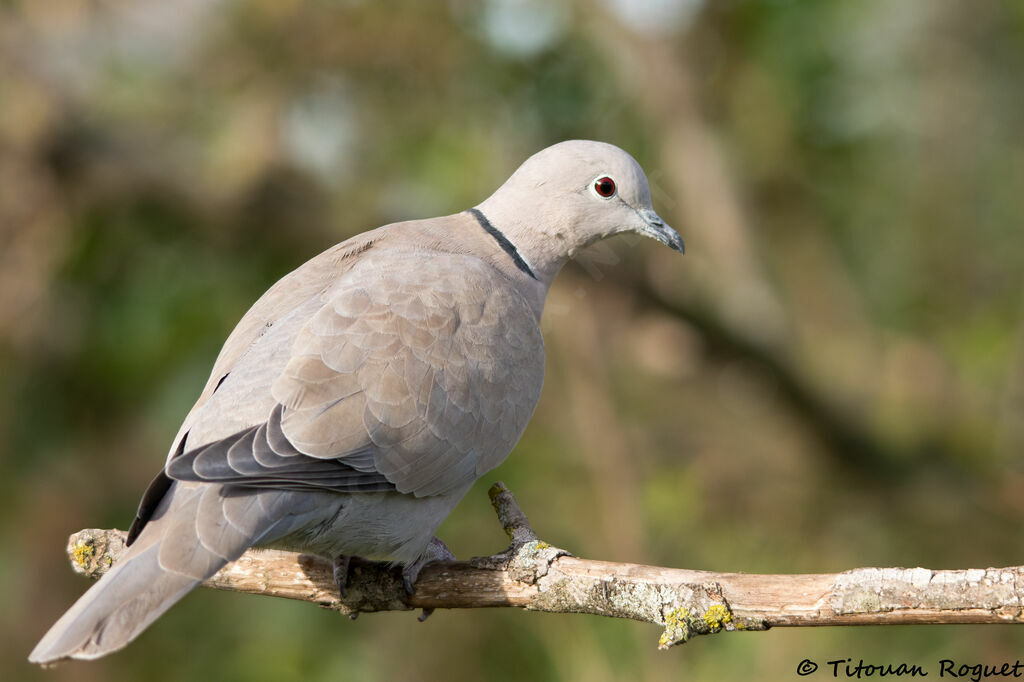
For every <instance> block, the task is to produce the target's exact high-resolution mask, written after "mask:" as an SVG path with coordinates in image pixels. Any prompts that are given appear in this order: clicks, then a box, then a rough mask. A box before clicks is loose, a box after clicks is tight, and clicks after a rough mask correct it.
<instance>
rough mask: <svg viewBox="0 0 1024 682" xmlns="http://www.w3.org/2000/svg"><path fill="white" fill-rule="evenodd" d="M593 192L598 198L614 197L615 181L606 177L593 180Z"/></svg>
mask: <svg viewBox="0 0 1024 682" xmlns="http://www.w3.org/2000/svg"><path fill="white" fill-rule="evenodd" d="M594 191H595V192H597V194H598V196H602V197H604V198H605V199H610V198H611V197H613V196H615V181H614V180H612V179H611V178H609V177H608V176H607V175H605V176H604V177H600V178H598V179H597V180H594Z"/></svg>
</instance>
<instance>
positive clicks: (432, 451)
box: [29, 141, 682, 663]
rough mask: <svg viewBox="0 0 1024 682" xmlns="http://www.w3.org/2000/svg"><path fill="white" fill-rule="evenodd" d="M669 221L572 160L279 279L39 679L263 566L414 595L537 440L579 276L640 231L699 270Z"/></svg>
mask: <svg viewBox="0 0 1024 682" xmlns="http://www.w3.org/2000/svg"><path fill="white" fill-rule="evenodd" d="M606 177H607V178H611V179H612V180H613V184H612V185H611V187H614V188H615V192H613V193H612V194H611V195H610V196H605V193H606V190H607V189H608V187H609V185H608V184H607V183H605V184H600V185H595V182H596V181H597V180H599V179H602V178H606ZM595 187H597V188H598V189H595ZM650 204H651V202H650V192H649V189H648V186H647V180H646V178H645V177H644V174H643V172H642V171H641V170H640V168H639V166H638V165H637V164H636V162H635V161H634V160H633V159H632V158H631V157H630V156H629V155H628V154H626V153H625V152H623V151H622V150H620V149H618V148H616V147H613V146H611V145H606V144H603V143H598V142H588V141H571V142H564V143H561V144H559V145H555V146H553V147H549V148H548V149H546V150H543V151H541V152H539V153H538V154H535V155H534V156H533V157H531V158H530V159H528V160H527V161H526V163H524V164H523V165H522V166H521V167H520V168H519V170H517V171H516V173H515V174H513V176H512V177H511V178H510V179H509V180H508V181H507V182H506V183H505V184H504V185H503V186H502V187H501V188H499V190H498V191H497V192H495V193H494V194H493V195H492V196H491V197H490V198H488V199H487V200H485V201H484V202H482V203H481V204H480V205H478V206H477V207H476V208H475V209H472V210H471V211H467V212H463V213H459V214H455V215H450V216H445V217H441V218H433V219H429V220H418V221H409V222H405V223H396V224H393V225H388V226H385V227H382V228H378V229H376V230H373V231H371V232H367V233H364V234H362V235H359V236H357V237H354V238H352V239H349V240H348V241H345V242H343V243H341V244H338V245H337V246H335V247H333V248H331V249H328V250H327V251H325V252H324V253H322V254H320V255H319V256H317V257H315V258H314V259H312V260H310V261H309V262H307V263H306V264H304V265H302V266H301V267H299V268H298V269H297V270H295V271H294V272H292V273H291V274H289V275H287V276H286V277H284V278H283V279H281V280H280V281H279V282H278V283H277V284H275V285H274V286H273V287H271V288H270V289H269V290H268V291H267V292H266V293H265V294H264V295H263V296H262V297H261V298H260V299H259V300H258V301H257V302H256V303H255V304H254V305H253V307H252V308H251V309H250V310H249V312H248V313H247V314H246V315H245V316H244V317H243V318H242V320H241V321H240V322H239V323H238V326H237V327H236V328H235V330H234V331H233V332H232V333H231V335H230V336H229V337H228V339H227V341H226V342H225V344H224V347H223V349H222V350H221V353H220V355H219V356H218V358H217V361H216V363H215V364H214V368H213V372H212V373H211V375H210V379H209V381H208V382H207V385H206V387H205V388H204V390H203V392H202V394H201V395H200V397H199V399H198V401H197V402H196V404H195V406H194V407H193V408H192V410H191V411H190V412H189V414H188V415H187V416H186V418H185V421H184V423H183V424H182V427H181V429H180V431H179V433H178V435H177V437H176V438H175V440H174V442H173V444H172V446H171V449H170V454H169V455H168V460H167V463H166V465H165V468H164V470H163V471H162V472H161V474H160V475H158V476H157V478H156V479H155V480H154V481H153V483H152V484H151V486H150V488H149V490H148V491H147V492H146V494H145V496H144V497H143V501H142V504H140V508H139V513H138V515H137V517H136V519H135V521H134V523H133V524H132V529H131V531H130V535H129V540H130V543H131V546H130V548H129V550H128V552H127V553H126V554H125V556H124V558H122V559H121V561H120V562H119V563H118V564H117V565H116V566H115V567H114V568H113V569H112V570H111V571H110V572H109V573H108V574H107V575H106V576H104V577H103V578H102V579H101V580H100V581H99V582H98V583H97V584H96V585H94V586H93V587H92V588H91V589H90V590H89V591H87V592H86V593H85V595H83V596H82V598H81V599H79V600H78V602H76V603H75V605H74V606H72V607H71V609H70V610H69V611H68V612H67V613H65V614H64V615H63V616H62V617H61V619H60V620H59V621H58V622H57V623H56V624H55V625H54V626H53V627H52V628H51V629H50V631H49V632H48V633H47V634H46V635H45V636H44V637H43V639H42V640H41V641H40V642H39V644H38V645H37V646H36V648H35V650H34V651H33V652H32V653H31V655H30V657H29V659H30V660H31V661H33V662H36V663H45V662H50V661H55V660H59V659H63V658H69V657H71V658H96V657H98V656H102V655H104V654H107V653H110V652H112V651H116V650H118V649H120V648H122V647H123V646H125V645H126V644H128V643H129V642H130V641H131V640H132V639H134V638H135V637H136V636H137V635H138V634H139V633H140V632H142V630H144V629H145V628H146V627H147V626H148V625H149V624H150V623H151V622H152V621H153V620H155V619H156V618H157V617H159V615H160V614H162V613H163V612H164V611H166V610H167V609H168V608H169V607H170V606H171V605H173V604H174V603H175V602H176V601H177V600H178V599H180V598H181V597H182V596H184V595H185V594H186V593H187V592H188V591H189V590H190V589H192V588H193V587H195V586H196V585H197V584H199V583H200V582H202V581H203V580H205V579H206V578H208V577H210V576H211V575H213V573H215V572H216V571H217V570H219V569H220V568H221V567H222V566H223V565H224V564H226V563H227V562H229V561H232V560H234V559H236V558H237V557H238V556H239V555H241V553H242V552H244V551H245V550H246V549H247V548H249V547H251V546H261V547H277V548H283V549H293V550H298V551H304V552H312V553H317V554H322V555H324V556H327V557H330V558H339V557H343V556H362V557H365V558H368V559H379V560H387V561H393V562H396V563H400V564H402V565H403V566H404V567H405V570H406V575H407V578H408V579H410V580H414V579H415V576H416V573H417V572H418V570H419V568H420V567H421V566H422V564H423V563H424V562H425V561H426V560H428V559H430V558H431V557H432V556H434V554H432V552H433V551H435V550H434V549H432V548H435V547H436V546H437V545H438V544H440V543H439V541H436V540H435V541H434V542H433V543H432V538H433V535H434V532H435V531H436V529H437V527H438V525H440V523H441V521H443V520H444V518H445V517H446V516H447V515H448V514H449V513H450V512H451V510H452V509H453V508H454V506H455V505H456V503H457V502H458V501H459V500H460V499H461V498H462V496H463V495H464V494H465V492H466V491H467V490H468V489H469V487H470V486H471V485H472V484H473V482H474V481H475V480H476V479H477V478H479V477H480V476H481V475H482V474H484V473H485V472H487V471H489V470H490V469H492V468H494V467H496V466H497V465H498V464H500V463H501V462H502V461H503V460H504V458H505V457H506V456H507V455H508V454H509V452H510V451H511V450H512V448H513V446H514V445H515V444H516V442H517V441H518V440H519V437H520V436H521V435H522V432H523V430H524V429H525V428H526V424H527V422H528V420H529V418H530V415H531V414H532V412H533V409H534V407H535V406H536V404H537V400H538V398H539V396H540V390H541V383H542V380H543V375H544V346H543V341H542V339H541V335H540V329H539V321H540V316H541V311H542V308H543V304H544V298H545V295H546V294H547V290H548V287H549V286H550V284H551V281H552V280H553V279H554V277H555V275H556V274H557V273H558V271H559V269H560V268H561V267H562V265H563V264H564V263H565V261H566V260H567V258H569V257H570V256H572V255H574V254H575V253H576V251H577V250H578V249H580V248H582V247H584V246H586V245H587V244H590V243H592V242H594V241H597V240H598V239H603V238H605V237H608V236H611V235H613V234H616V233H619V232H625V231H631V232H636V233H640V234H645V235H647V236H651V237H654V238H655V239H657V240H659V241H661V242H663V243H665V244H666V245H669V246H671V247H672V248H675V249H676V250H679V251H682V241H681V240H680V239H679V236H678V235H677V234H676V233H675V232H674V231H672V230H671V228H669V227H668V226H666V225H665V224H664V223H663V222H662V221H661V219H660V218H658V217H657V215H656V214H655V213H654V211H653V210H652V209H651V205H650ZM440 546H441V547H443V545H440Z"/></svg>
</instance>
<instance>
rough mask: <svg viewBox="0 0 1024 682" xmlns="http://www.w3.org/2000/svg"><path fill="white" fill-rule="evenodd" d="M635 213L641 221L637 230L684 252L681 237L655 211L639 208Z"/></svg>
mask: <svg viewBox="0 0 1024 682" xmlns="http://www.w3.org/2000/svg"><path fill="white" fill-rule="evenodd" d="M637 215H638V216H640V220H641V221H642V222H641V225H640V229H639V230H637V232H639V233H640V234H644V235H647V236H648V237H650V238H651V239H657V240H658V241H659V242H661V243H662V244H664V245H665V246H667V247H669V248H670V249H674V250H676V251H678V252H679V253H683V252H684V247H683V238H682V237H680V236H679V233H678V232H676V231H675V230H673V229H672V228H671V227H669V226H668V225H667V224H666V223H665V221H664V220H662V219H661V217H660V216H659V215H658V214H657V213H655V212H654V211H651V210H650V209H640V210H639V211H637Z"/></svg>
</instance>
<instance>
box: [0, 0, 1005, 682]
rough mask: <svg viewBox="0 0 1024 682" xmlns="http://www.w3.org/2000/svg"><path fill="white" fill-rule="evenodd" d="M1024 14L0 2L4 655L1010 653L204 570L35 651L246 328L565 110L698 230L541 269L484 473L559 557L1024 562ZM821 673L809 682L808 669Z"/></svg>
mask: <svg viewBox="0 0 1024 682" xmlns="http://www.w3.org/2000/svg"><path fill="white" fill-rule="evenodd" d="M1022 73H1024V3H1021V2H1019V1H1014V2H1011V1H1007V2H998V1H995V0H992V1H989V0H984V1H980V2H970V3H965V2H958V1H956V0H899V2H894V1H892V0H818V1H815V2H798V1H796V0H725V1H716V0H706V1H701V0H638V1H636V2H630V1H628V0H578V1H576V2H572V3H567V4H558V3H550V2H544V1H543V0H488V1H487V2H470V1H469V0H452V1H450V2H447V3H417V2H412V1H411V0H410V1H408V2H359V1H356V0H351V1H348V2H341V1H339V2H331V1H328V0H320V1H314V0H309V1H305V2H304V1H301V0H287V1H286V0H245V1H243V0H220V1H214V0H180V1H178V2H173V3H168V2H158V1H157V0H102V1H95V0H93V1H88V0H44V1H42V2H39V1H32V0H22V1H19V0H3V1H0V452H2V459H0V538H2V540H3V545H2V546H3V550H4V551H3V552H0V613H2V616H0V618H2V620H0V623H2V625H0V678H2V679H4V680H30V679H48V680H71V679H75V680H86V681H88V680H104V681H109V680H142V679H144V680H181V679H216V680H264V679H266V680H328V679H330V680H340V679H353V680H434V679H495V680H514V679H522V678H526V677H529V678H533V679H538V680H575V679H588V680H594V681H601V680H617V679H621V678H626V677H628V678H635V679H712V678H713V679H716V680H723V681H724V680H733V679H735V680H747V679H792V678H795V677H796V675H795V669H796V665H797V663H798V662H799V661H800V660H801V659H803V658H811V659H816V660H818V661H819V662H822V661H825V660H831V659H836V658H846V657H852V658H853V659H854V660H855V661H856V660H857V659H859V658H864V659H865V660H866V661H868V662H870V663H875V664H884V663H900V662H907V663H910V664H920V665H923V666H924V667H925V669H926V670H928V669H930V670H933V671H935V670H937V667H936V661H937V660H938V659H940V658H955V659H958V661H963V662H986V663H1000V662H1002V661H1010V662H1011V663H1012V662H1013V661H1014V660H1016V659H1017V658H1019V657H1022V656H1024V646H1022V645H1024V631H1022V630H1021V629H1019V628H1015V627H1010V626H1007V627H994V626H989V627H983V626H974V627H965V626H956V627H938V626H930V627H905V628H823V629H806V628H802V629H789V630H787V629H777V630H774V631H771V632H767V633H758V634H727V635H718V636H714V637H706V638H701V639H698V640H696V641H694V642H692V643H691V644H688V645H686V646H684V647H682V648H677V649H674V650H672V651H669V652H667V653H662V652H658V651H656V648H655V646H656V641H657V638H658V635H659V631H658V629H657V628H655V627H652V626H649V625H642V624H638V623H633V622H628V621H616V620H611V619H601V618H596V617H589V616H574V615H564V616H556V615H546V614H536V613H525V612H518V611H512V610H493V611H483V610H475V611H455V612H438V613H437V614H435V615H434V617H433V618H431V620H430V621H428V622H427V623H425V624H419V623H417V622H416V619H415V617H414V616H413V615H412V614H408V613H399V614H380V615H366V616H363V617H362V618H360V619H359V620H358V621H355V622H350V621H348V620H347V619H344V618H342V617H339V616H337V615H336V614H332V613H328V612H324V611H321V610H319V609H317V608H314V607H313V606H311V605H309V604H302V603H290V602H285V601H279V600H272V599H258V598H253V597H249V596H241V595H231V594H221V593H212V592H209V591H205V590H203V591H199V592H197V593H194V594H192V595H190V596H189V597H188V598H186V599H185V600H184V601H183V602H182V603H181V604H180V605H178V606H176V607H175V608H174V609H173V610H172V611H171V612H170V613H168V614H167V615H166V616H165V617H163V618H162V619H161V620H160V621H158V622H157V623H156V624H155V625H154V626H153V627H152V628H150V630H149V631H147V632H146V633H145V634H144V635H143V636H142V637H141V638H140V639H139V640H138V641H137V642H136V643H135V644H133V645H132V646H130V647H129V648H128V649H126V650H125V651H124V652H122V653H119V654H116V655H113V656H111V657H109V658H106V659H103V660H101V661H98V662H95V663H72V664H68V665H64V666H62V667H59V668H57V669H56V670H53V671H48V672H43V671H39V670H36V669H34V668H31V667H30V666H28V664H27V663H26V662H25V657H26V655H27V654H28V651H29V650H30V649H31V647H32V645H33V644H34V643H35V641H36V640H37V639H38V638H39V637H40V636H41V635H42V633H43V632H44V631H45V629H46V628H47V627H48V626H49V625H50V624H51V623H52V622H53V620H54V619H55V618H56V617H57V616H58V615H59V614H60V613H61V612H62V611H63V610H64V609H65V608H67V607H68V606H69V605H70V604H71V603H72V601H73V600H74V599H75V598H76V597H77V595H79V594H80V593H81V592H82V591H83V590H84V589H85V587H86V585H85V584H84V581H83V580H82V579H80V578H78V577H76V576H75V575H73V574H72V573H71V571H70V569H69V567H68V563H67V560H66V559H65V558H64V543H65V539H66V537H67V535H68V534H69V533H70V532H72V531H75V530H77V529H79V528H83V527H112V526H113V527H121V528H125V527H126V526H127V524H128V523H129V521H130V519H131V516H132V513H133V512H134V509H135V505H136V503H137V501H138V498H139V496H140V494H141V492H142V490H143V488H144V487H145V485H146V483H147V482H148V481H149V479H150V478H151V477H152V475H153V474H154V473H155V471H156V470H157V468H158V467H159V466H160V465H161V463H162V460H163V457H164V454H165V452H166V450H167V448H168V446H169V443H170V440H171V438H172V436H173V434H174V432H175V431H176V429H177V426H178V424H179V422H180V420H181V419H182V418H183V416H184V414H185V412H186V411H187V409H188V407H189V406H190V405H191V402H192V401H193V400H194V399H195V397H196V396H197V395H198V393H199V390H200V388H201V386H202V384H203V383H204V381H205V377H206V374H207V373H208V371H209V369H210V367H211V365H212V363H213V359H214V357H215V355H216V352H217V350H218V349H219V346H220V343H221V342H222V341H223V340H224V338H225V337H226V335H227V333H228V332H229V331H230V329H231V328H232V326H233V325H234V324H235V322H236V321H237V320H238V319H239V317H241V315H242V314H243V313H244V312H245V310H246V309H247V308H248V306H249V305H250V304H251V303H252V302H253V301H254V300H255V299H256V298H257V297H258V296H259V294H261V293H262V292H263V291H264V289H266V287H268V286H269V285H270V284H271V283H272V282H274V281H275V280H276V279H277V278H279V277H280V276H282V275H284V274H285V273H287V272H288V271H289V270H291V269H292V268H294V267H296V266H297V265H299V264H300V263H301V262H303V261H304V260H306V259H307V258H309V257H311V256H313V255H314V254H316V253H318V252H319V251H321V250H323V249H324V248H326V247H328V246H329V245H331V244H333V243H336V242H338V241H341V240H342V239H345V238H346V237H348V236H350V235H352V234H355V233H357V232H360V231H363V230H366V229H369V228H372V227H375V226H377V225H380V224H384V223H387V222H391V221H395V220H400V219H405V218H415V217H427V216H432V215H440V214H445V213H451V212H456V211H459V210H463V209H465V208H467V207H469V206H472V205H473V204H476V203H477V202H479V201H480V200H482V199H483V198H484V197H486V196H487V195H488V194H490V192H491V191H493V190H494V189H495V188H496V187H497V186H498V185H499V184H500V183H501V182H502V181H503V180H504V179H505V178H506V177H507V176H508V175H509V174H510V173H511V171H512V170H514V169H515V167H516V166H517V165H518V164H519V163H520V162H521V161H522V160H524V159H525V158H526V157H527V156H529V155H530V154H531V153H533V152H535V151H537V150H538V149H540V148H542V147H544V146H546V145H548V144H551V143H553V142H556V141H559V140H562V139H566V138H575V137H583V138H592V139H600V140H605V141H608V142H612V143H615V144H618V145H620V146H622V147H624V148H626V149H627V150H629V151H630V152H632V153H633V154H634V155H635V156H636V157H637V158H638V160H639V161H640V162H641V164H642V165H643V166H644V167H645V169H646V170H647V171H648V173H649V175H650V177H651V182H652V187H653V193H654V202H655V208H656V209H657V210H658V211H659V213H661V215H663V216H664V217H665V218H666V219H667V220H668V221H669V222H670V223H671V224H672V225H674V226H675V227H676V228H677V229H678V230H679V232H680V233H681V234H682V235H683V237H684V239H685V240H686V244H687V255H686V256H685V257H684V258H679V257H678V256H677V255H675V254H673V253H671V252H669V251H668V250H667V249H661V248H658V247H657V245H655V244H654V243H653V242H649V241H637V240H629V239H628V238H619V239H618V240H613V241H610V242H606V243H604V244H603V245H599V247H598V248H596V249H595V250H592V251H589V252H588V253H586V254H583V255H582V256H581V257H580V258H579V259H578V261H577V262H576V263H574V264H572V265H570V266H569V267H567V268H566V270H565V271H564V272H563V274H562V275H561V277H560V279H559V280H558V282H557V283H556V285H555V287H554V289H553V290H552V292H551V295H550V298H549V301H548V306H547V310H546V313H545V319H544V331H545V337H546V343H547V348H548V372H547V380H546V384H545V390H544V395H543V397H542V399H541V403H540V406H539V407H538V410H537V413H536V415H535V417H534V420H533V422H532V424H531V426H530V428H529V429H528V431H527V433H526V435H525V437H524V438H523V441H522V442H521V444H520V445H519V447H518V448H517V449H516V452H515V453H514V454H513V455H512V456H511V457H510V458H509V461H508V462H507V463H506V464H504V465H503V466H502V467H501V468H500V469H498V470H497V471H495V472H493V473H492V474H491V475H489V476H487V477H486V478H485V479H484V480H482V481H480V484H479V485H478V486H477V488H475V489H474V490H473V491H472V492H471V493H470V494H469V496H468V497H467V498H466V500H465V501H464V502H463V504H462V505H461V506H460V507H459V509H458V510H457V511H456V512H455V514H454V515H453V516H452V518H450V519H449V520H448V521H447V522H446V523H445V526H444V527H443V528H442V532H441V535H442V537H443V538H444V539H445V540H446V541H447V542H448V543H449V545H450V546H451V547H452V548H453V550H454V551H455V553H456V554H457V555H459V556H460V557H469V556H473V555H482V554H489V553H491V552H494V551H497V550H500V549H501V548H502V547H503V546H504V544H505V543H504V536H503V534H502V533H501V532H500V530H499V528H498V526H497V523H496V521H495V520H494V518H493V515H492V513H491V511H490V509H489V506H488V503H487V499H486V495H485V491H486V489H487V486H488V485H489V483H490V482H491V481H493V480H495V479H498V478H501V479H503V480H505V481H506V482H507V483H508V484H509V486H510V487H511V488H512V490H513V491H514V492H515V493H516V494H517V496H518V498H519V500H520V503H521V504H522V506H523V508H524V510H525V511H526V512H527V513H528V514H529V515H530V518H531V520H532V521H533V524H534V526H535V528H536V529H537V530H538V532H539V533H540V535H541V537H543V538H544V539H545V540H547V541H549V542H551V543H554V544H556V545H559V546H562V547H565V548H567V549H569V550H571V551H573V552H574V553H576V554H578V555H580V556H586V557H592V558H601V559H608V560H616V561H630V562H637V563H646V564H657V565H666V566H678V567H688V568H703V569H712V570H723V571H746V572H785V573H793V572H831V571H840V570H843V569H847V568H853V567H857V566H871V565H876V566H894V565H904V566H918V565H923V566H928V567H932V568H943V567H945V568H964V567H986V566H1003V565H1016V564H1021V563H1024V556H1022V550H1021V545H1022V544H1024V542H1022V541H1024V533H1022V531H1021V524H1020V522H1019V521H1020V519H1021V517H1022V515H1024V457H1022V455H1024V452H1022V445H1024V419H1022V417H1024V326H1022V321H1024V297H1022V293H1024V126H1022V125H1021V123H1022V118H1021V116H1022V114H1021V112H1022V111H1024V79H1022V78H1021V74H1022ZM823 674H826V673H825V672H824V670H823V671H819V673H818V676H821V675H823Z"/></svg>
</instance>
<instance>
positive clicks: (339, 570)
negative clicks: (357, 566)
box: [332, 554, 352, 599]
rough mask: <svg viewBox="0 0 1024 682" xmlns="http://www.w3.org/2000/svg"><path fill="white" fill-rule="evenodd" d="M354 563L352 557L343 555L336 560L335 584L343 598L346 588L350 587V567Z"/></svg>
mask: <svg viewBox="0 0 1024 682" xmlns="http://www.w3.org/2000/svg"><path fill="white" fill-rule="evenodd" d="M351 561H352V557H350V556H348V555H347V554H342V555H340V556H336V557H335V558H334V569H333V570H332V575H333V576H334V584H335V585H336V586H337V587H338V594H339V595H341V598H342V599H344V598H345V588H346V587H348V565H349V562H351Z"/></svg>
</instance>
